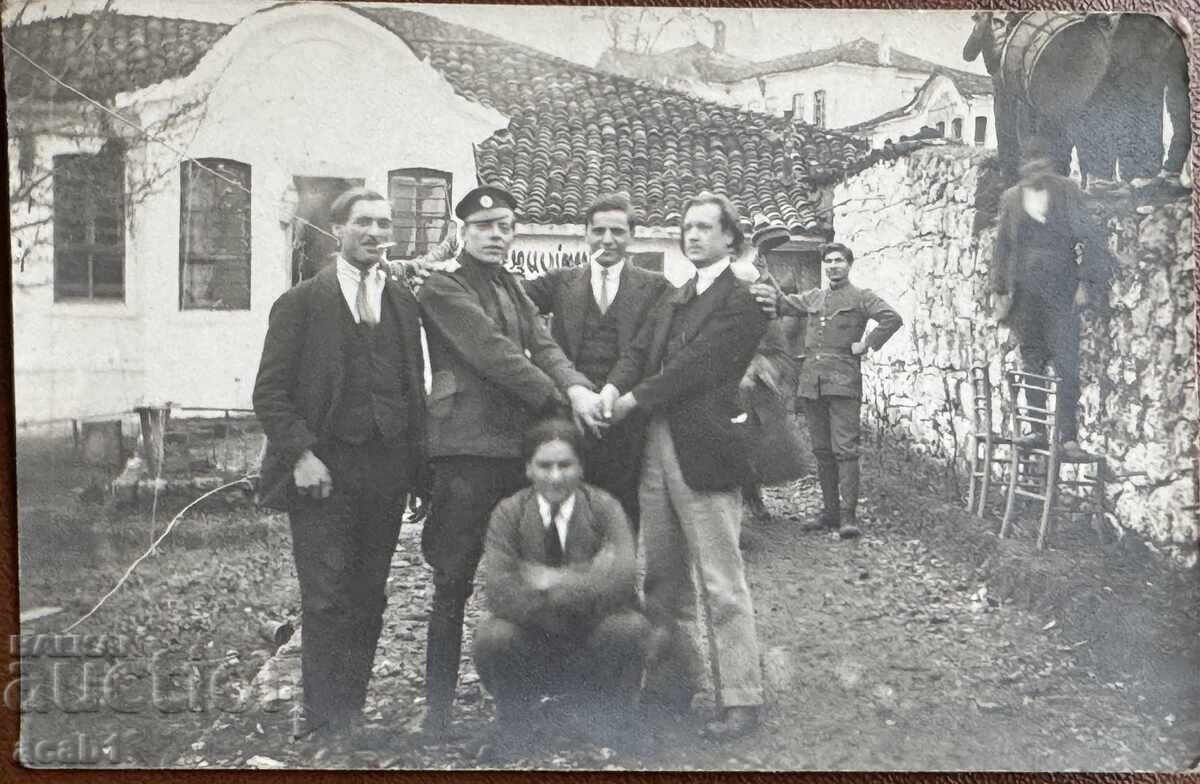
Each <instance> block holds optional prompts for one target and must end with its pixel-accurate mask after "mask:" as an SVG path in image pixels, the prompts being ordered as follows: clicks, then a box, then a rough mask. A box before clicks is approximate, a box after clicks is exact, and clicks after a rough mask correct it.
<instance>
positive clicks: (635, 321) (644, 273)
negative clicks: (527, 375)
mask: <svg viewBox="0 0 1200 784" xmlns="http://www.w3.org/2000/svg"><path fill="white" fill-rule="evenodd" d="M591 272H592V271H591V265H590V264H584V265H582V266H578V267H568V268H565V269H557V270H552V271H550V272H547V273H546V274H545V275H542V276H541V277H540V278H533V279H531V280H530V279H523V280H522V281H521V283H522V285H524V287H525V293H526V294H528V295H529V299H531V300H533V304H534V305H536V306H537V308H538V311H539V312H540V313H542V315H549V314H551V313H553V314H554V321H553V323H552V324H551V329H550V334H551V336H552V337H553V338H554V340H555V342H557V343H558V345H560V346H562V350H563V353H565V354H566V355H567V357H568V358H569V359H570V360H571V361H572V362H574V361H576V359H577V357H578V356H579V348H580V345H581V344H582V342H583V322H584V318H585V316H586V315H587V309H588V307H589V305H588V301H589V300H590V299H591V298H592V277H591ZM670 288H671V284H670V282H669V281H668V280H667V279H666V278H664V277H663V276H662V275H659V274H656V273H654V272H650V271H648V270H644V269H639V268H638V267H635V266H633V263H632V262H630V261H626V262H625V266H624V267H623V268H622V270H621V282H620V285H619V286H618V287H617V298H616V300H614V301H613V303H612V306H611V307H612V308H615V309H616V310H615V318H616V321H617V346H618V348H619V350H621V351H624V350H625V348H626V347H627V346H628V345H629V344H630V343H632V342H633V339H634V337H635V336H636V335H637V331H638V328H639V327H640V326H641V325H642V323H643V322H645V320H646V317H647V315H648V314H649V312H650V309H651V308H652V307H653V306H654V303H656V302H657V301H658V299H659V297H661V296H662V294H663V292H664V291H667V290H668V289H670Z"/></svg>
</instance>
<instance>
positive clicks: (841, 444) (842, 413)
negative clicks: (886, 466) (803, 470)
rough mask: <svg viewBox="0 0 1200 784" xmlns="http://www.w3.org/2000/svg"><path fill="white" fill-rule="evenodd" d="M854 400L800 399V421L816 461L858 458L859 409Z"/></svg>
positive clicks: (831, 397)
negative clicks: (803, 423) (801, 404)
mask: <svg viewBox="0 0 1200 784" xmlns="http://www.w3.org/2000/svg"><path fill="white" fill-rule="evenodd" d="M861 408H862V401H860V400H859V399H858V398H856V397H842V396H833V395H822V396H821V397H819V398H816V399H812V398H804V418H805V419H806V420H807V421H808V433H809V437H810V438H811V439H812V449H813V457H815V458H817V462H827V461H830V460H837V461H838V462H846V461H849V460H857V459H858V443H859V409H861Z"/></svg>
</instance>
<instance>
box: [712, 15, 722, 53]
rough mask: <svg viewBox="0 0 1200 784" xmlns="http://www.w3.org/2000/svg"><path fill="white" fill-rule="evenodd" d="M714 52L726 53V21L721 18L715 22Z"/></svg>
mask: <svg viewBox="0 0 1200 784" xmlns="http://www.w3.org/2000/svg"><path fill="white" fill-rule="evenodd" d="M713 52H714V53H716V54H724V53H725V23H724V22H722V21H721V20H719V19H718V20H717V21H715V22H713Z"/></svg>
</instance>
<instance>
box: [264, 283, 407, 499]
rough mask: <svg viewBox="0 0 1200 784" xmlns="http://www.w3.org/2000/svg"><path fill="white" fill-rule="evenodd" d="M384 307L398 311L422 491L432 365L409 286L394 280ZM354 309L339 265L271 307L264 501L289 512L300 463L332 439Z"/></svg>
mask: <svg viewBox="0 0 1200 784" xmlns="http://www.w3.org/2000/svg"><path fill="white" fill-rule="evenodd" d="M383 304H384V307H391V308H393V313H394V314H395V316H396V318H397V321H398V323H399V327H400V334H401V336H402V338H403V341H404V370H405V390H404V394H405V396H406V400H407V402H408V428H409V429H408V433H409V443H408V447H409V450H408V459H407V461H406V464H405V466H404V470H405V471H406V472H408V476H406V477H404V479H405V480H407V481H408V482H409V483H411V486H413V487H418V488H419V487H423V486H424V482H425V477H424V464H425V454H424V449H423V442H424V426H425V381H424V378H425V362H424V358H423V357H422V354H421V333H420V320H419V317H418V311H417V302H416V300H415V299H414V297H413V295H412V292H411V291H409V289H408V288H407V287H406V286H404V285H403V284H401V283H398V282H397V281H395V280H391V279H389V280H388V281H387V282H386V283H385V284H384V300H383ZM348 308H349V306H348V305H347V304H346V299H345V297H344V296H343V295H342V289H341V287H340V286H339V285H338V279H337V266H336V265H334V264H330V265H329V266H327V267H326V268H325V269H323V270H321V271H320V272H318V273H317V274H316V275H315V276H314V277H312V278H310V279H308V280H306V281H304V282H303V283H301V284H300V285H298V286H295V287H293V288H291V289H289V290H288V291H285V292H284V293H283V294H282V295H281V296H280V297H279V299H277V300H275V304H274V305H273V306H272V307H271V315H270V321H269V323H268V326H267V337H266V340H265V341H264V343H263V353H262V360H261V362H260V363H259V367H258V377H257V379H256V380H255V382H254V413H255V414H256V415H257V416H258V420H259V422H261V423H262V428H263V432H264V433H265V434H266V436H267V446H266V449H265V451H264V453H263V460H262V468H261V476H262V479H261V483H260V488H261V492H260V495H259V500H260V503H262V504H263V505H265V506H270V507H274V508H277V509H286V508H287V496H288V490H289V489H290V487H291V483H292V468H293V467H294V466H295V464H296V460H297V459H299V457H300V455H301V454H302V453H303V452H304V450H306V449H309V448H311V447H312V446H313V445H314V444H317V443H320V442H321V441H322V440H324V439H325V438H326V437H327V428H328V427H329V426H330V425H331V424H332V418H331V414H332V413H333V412H334V411H336V409H337V407H338V406H339V405H340V404H341V399H342V383H343V381H344V379H345V371H346V368H345V360H346V353H345V352H344V351H343V350H342V345H341V336H342V330H341V329H340V328H339V324H338V322H339V320H340V319H341V318H343V314H342V311H343V310H346V309H348Z"/></svg>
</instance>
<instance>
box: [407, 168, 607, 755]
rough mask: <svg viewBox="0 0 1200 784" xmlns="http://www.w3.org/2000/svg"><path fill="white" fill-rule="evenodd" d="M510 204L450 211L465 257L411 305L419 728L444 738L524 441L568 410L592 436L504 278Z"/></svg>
mask: <svg viewBox="0 0 1200 784" xmlns="http://www.w3.org/2000/svg"><path fill="white" fill-rule="evenodd" d="M516 208H517V205H516V201H515V200H514V199H513V197H512V196H511V195H510V194H509V193H508V192H507V191H504V190H502V189H500V188H496V187H493V186H488V185H485V186H481V187H479V188H476V189H475V190H473V191H471V192H470V193H468V194H467V195H466V196H464V197H463V199H462V201H460V202H459V203H458V205H457V206H456V207H455V214H456V215H457V217H458V218H459V220H461V221H462V222H463V227H462V239H463V243H462V245H463V250H462V253H460V254H459V256H458V259H457V260H456V262H454V263H453V264H451V265H448V266H445V267H443V268H442V269H440V270H437V271H434V272H432V273H431V274H430V275H429V279H428V280H427V281H426V282H425V284H424V285H423V286H422V287H421V289H420V292H419V293H418V295H417V298H418V301H419V302H420V304H421V314H422V316H423V317H424V324H425V333H426V338H427V340H428V344H429V363H430V365H431V367H432V370H433V383H432V389H431V391H430V393H429V405H428V429H427V448H428V453H429V457H430V462H431V468H432V473H433V492H432V494H431V497H430V504H431V506H430V512H429V518H428V519H427V520H426V522H425V528H424V530H423V531H422V536H421V550H422V552H423V553H424V555H425V560H426V561H427V562H428V563H429V565H430V566H432V567H433V581H434V594H433V612H432V614H431V615H430V619H429V632H428V641H427V647H426V654H425V700H426V709H425V716H424V718H423V719H422V729H423V730H424V732H426V733H427V734H430V735H433V736H438V735H443V734H445V732H446V731H447V729H448V727H449V722H450V713H451V706H452V703H453V701H454V690H455V687H456V685H457V683H458V664H459V657H460V655H461V651H462V632H463V609H464V607H465V605H466V602H467V598H468V597H469V596H470V595H471V591H472V586H473V582H474V579H475V568H476V567H477V566H478V564H479V559H480V557H481V556H482V554H483V541H484V534H485V532H486V530H487V521H488V515H490V514H491V511H492V507H493V506H495V505H496V502H497V501H499V500H500V499H501V498H505V497H507V496H509V495H512V494H513V493H514V492H516V491H517V490H518V489H519V488H520V487H521V486H522V485H523V484H524V482H525V473H524V466H523V464H522V462H521V457H520V454H521V437H522V435H523V434H524V433H525V430H526V429H527V428H528V426H529V424H530V423H531V422H532V421H533V420H534V418H535V417H536V416H537V415H538V414H539V413H540V412H542V411H544V410H546V409H548V408H555V407H557V406H559V405H560V404H561V403H562V402H563V398H564V395H565V397H566V398H568V399H569V400H570V404H571V409H572V411H573V413H574V415H575V417H576V421H577V422H579V423H580V425H581V426H585V427H589V428H595V429H599V426H600V422H599V415H600V399H599V397H598V396H597V395H596V393H595V391H594V387H593V385H592V382H591V381H589V380H588V378H587V376H585V375H583V374H582V373H580V372H579V371H577V370H576V369H575V368H574V366H572V364H571V361H570V360H569V359H567V357H566V356H565V355H564V354H563V352H562V349H560V348H559V347H558V345H557V344H556V343H555V342H554V339H553V338H551V337H550V334H549V333H548V332H547V331H546V328H545V325H544V324H542V322H541V319H540V318H539V317H538V315H537V311H536V309H535V308H534V305H533V303H532V302H530V301H529V297H527V296H526V295H525V293H524V291H523V290H522V289H521V284H520V283H518V282H517V281H516V280H515V279H514V278H513V276H512V275H511V274H510V273H509V272H508V271H507V270H505V269H504V266H503V263H504V259H505V258H506V256H507V255H508V249H509V247H510V246H511V245H512V242H513V239H514V236H515V230H516Z"/></svg>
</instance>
